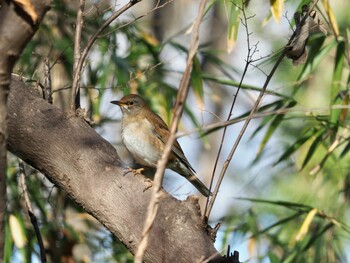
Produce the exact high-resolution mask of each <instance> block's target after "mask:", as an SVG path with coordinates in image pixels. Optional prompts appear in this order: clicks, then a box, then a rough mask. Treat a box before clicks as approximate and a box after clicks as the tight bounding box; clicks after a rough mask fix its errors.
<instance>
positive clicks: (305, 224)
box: [295, 208, 318, 242]
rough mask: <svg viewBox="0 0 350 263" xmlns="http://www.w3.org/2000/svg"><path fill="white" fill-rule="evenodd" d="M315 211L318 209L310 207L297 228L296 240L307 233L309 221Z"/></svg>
mask: <svg viewBox="0 0 350 263" xmlns="http://www.w3.org/2000/svg"><path fill="white" fill-rule="evenodd" d="M317 212H318V209H317V208H314V209H311V210H310V212H309V213H308V214H307V216H306V218H305V220H304V222H303V224H302V225H301V227H300V229H299V232H298V234H297V235H296V237H295V241H296V242H299V241H300V240H302V239H303V238H304V237H305V235H306V234H307V232H309V229H310V225H311V222H312V220H313V219H314V217H315V215H316V214H317Z"/></svg>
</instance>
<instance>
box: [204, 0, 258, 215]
mask: <svg viewBox="0 0 350 263" xmlns="http://www.w3.org/2000/svg"><path fill="white" fill-rule="evenodd" d="M238 8H239V9H240V10H241V11H242V14H243V18H244V19H243V20H241V21H242V24H243V25H244V28H245V29H246V35H247V48H248V52H247V59H246V65H245V67H244V70H243V74H242V77H241V80H240V82H239V85H238V87H237V91H236V94H235V95H234V98H233V100H232V104H231V108H230V111H229V113H228V116H227V121H229V120H230V118H231V116H232V111H233V107H234V105H235V104H236V100H237V97H238V94H239V91H240V90H241V86H242V83H243V80H244V78H245V75H246V73H247V70H248V67H249V65H250V63H251V59H252V57H253V55H254V52H255V51H254V50H256V48H255V49H254V50H253V51H252V47H251V45H250V38H249V36H250V35H251V33H250V32H249V28H248V18H247V17H246V14H245V11H244V3H243V1H242V7H238ZM226 131H227V126H225V128H224V131H223V133H222V137H221V142H220V146H219V150H218V153H217V155H216V159H215V164H214V168H213V172H212V176H211V180H210V187H209V190H211V189H212V186H213V184H214V177H215V173H216V168H217V165H218V163H219V158H220V155H221V151H222V147H223V145H224V141H225V138H226ZM222 179H223V176H222V177H221V176H220V177H219V181H218V183H217V185H216V187H215V190H214V192H213V198H211V199H209V198H207V202H206V204H205V209H204V213H203V221H207V220H208V217H209V214H210V210H211V208H210V204H211V203H213V202H214V201H215V199H216V196H217V193H218V191H219V187H218V186H220V185H221V181H222Z"/></svg>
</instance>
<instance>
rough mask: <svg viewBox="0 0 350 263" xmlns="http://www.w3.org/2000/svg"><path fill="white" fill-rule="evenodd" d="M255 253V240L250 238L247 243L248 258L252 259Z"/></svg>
mask: <svg viewBox="0 0 350 263" xmlns="http://www.w3.org/2000/svg"><path fill="white" fill-rule="evenodd" d="M255 251H256V239H255V238H250V239H249V241H248V252H249V257H250V258H253V257H254V255H255Z"/></svg>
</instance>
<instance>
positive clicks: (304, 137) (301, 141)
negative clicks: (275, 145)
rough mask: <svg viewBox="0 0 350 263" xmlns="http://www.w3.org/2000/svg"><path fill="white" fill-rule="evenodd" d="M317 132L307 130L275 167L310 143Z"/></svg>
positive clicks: (311, 129) (313, 129)
mask: <svg viewBox="0 0 350 263" xmlns="http://www.w3.org/2000/svg"><path fill="white" fill-rule="evenodd" d="M315 132H316V129H315V128H309V129H307V130H306V132H305V133H304V134H302V135H301V136H300V137H299V138H298V139H297V140H296V142H295V143H293V144H292V145H291V146H289V148H287V150H286V151H285V152H284V153H283V154H282V156H281V157H280V158H279V159H278V161H277V162H275V163H274V165H276V164H278V163H280V162H281V161H284V160H286V159H288V158H289V157H290V156H291V155H292V154H293V153H294V152H295V151H296V150H298V149H299V148H300V147H301V146H302V145H303V144H304V143H305V142H306V141H308V140H309V139H310V138H311V137H312V136H314V134H315Z"/></svg>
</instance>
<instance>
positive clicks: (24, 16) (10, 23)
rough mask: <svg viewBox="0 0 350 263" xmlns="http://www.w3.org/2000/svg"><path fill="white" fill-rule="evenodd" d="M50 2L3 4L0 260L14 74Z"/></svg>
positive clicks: (0, 28) (0, 26) (0, 12)
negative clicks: (10, 101)
mask: <svg viewBox="0 0 350 263" xmlns="http://www.w3.org/2000/svg"><path fill="white" fill-rule="evenodd" d="M49 3H50V1H36V0H32V1H28V3H26V5H24V6H23V7H21V6H15V4H14V1H1V4H0V54H1V55H0V261H2V259H3V252H4V240H5V238H4V237H5V227H4V220H5V219H4V217H5V213H6V165H7V156H6V153H7V151H6V140H7V115H8V109H7V100H8V93H9V84H10V81H11V72H12V69H13V66H14V64H15V63H16V61H17V59H18V57H19V56H20V54H21V53H22V50H23V49H24V47H25V46H26V44H27V43H28V41H29V40H30V39H31V38H32V36H33V35H34V33H35V31H36V29H37V25H38V24H39V23H40V21H41V19H42V18H43V16H44V14H45V13H46V11H47V10H48V7H49ZM22 8H23V9H22Z"/></svg>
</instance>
